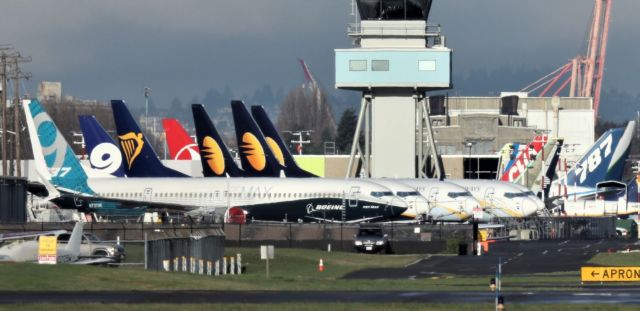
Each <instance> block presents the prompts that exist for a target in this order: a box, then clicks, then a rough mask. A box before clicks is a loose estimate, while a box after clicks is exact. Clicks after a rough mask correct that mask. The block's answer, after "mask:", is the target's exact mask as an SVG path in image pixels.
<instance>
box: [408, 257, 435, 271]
mask: <svg viewBox="0 0 640 311" xmlns="http://www.w3.org/2000/svg"><path fill="white" fill-rule="evenodd" d="M430 257H431V255H429V256H427V257H425V258H420V259H418V260H416V261H414V262H410V263H408V264H406V265H405V266H404V267H405V268H406V267H409V266H413V265H415V264H417V263H419V262H421V261H423V260H427V259H429V258H430Z"/></svg>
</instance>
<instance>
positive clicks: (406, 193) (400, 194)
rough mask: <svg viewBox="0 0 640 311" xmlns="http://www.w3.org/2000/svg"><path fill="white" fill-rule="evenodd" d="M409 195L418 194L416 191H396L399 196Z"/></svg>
mask: <svg viewBox="0 0 640 311" xmlns="http://www.w3.org/2000/svg"><path fill="white" fill-rule="evenodd" d="M410 195H414V196H416V195H420V194H419V193H418V192H417V191H398V196H399V197H401V198H404V197H407V196H410Z"/></svg>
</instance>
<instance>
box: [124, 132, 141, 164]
mask: <svg viewBox="0 0 640 311" xmlns="http://www.w3.org/2000/svg"><path fill="white" fill-rule="evenodd" d="M118 138H119V139H120V146H122V152H123V153H124V156H125V157H126V158H127V164H129V168H131V165H132V164H133V161H135V160H136V158H137V157H138V155H140V152H141V151H142V146H144V141H143V140H142V133H137V134H136V133H134V132H129V133H127V134H124V135H122V136H118Z"/></svg>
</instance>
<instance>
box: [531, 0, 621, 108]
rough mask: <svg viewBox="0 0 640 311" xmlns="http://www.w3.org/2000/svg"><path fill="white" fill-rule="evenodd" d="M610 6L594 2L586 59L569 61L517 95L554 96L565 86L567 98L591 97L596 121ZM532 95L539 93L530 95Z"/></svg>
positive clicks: (606, 0)
mask: <svg viewBox="0 0 640 311" xmlns="http://www.w3.org/2000/svg"><path fill="white" fill-rule="evenodd" d="M612 2H613V0H595V5H594V9H593V19H592V22H591V28H590V30H589V34H588V47H587V51H586V55H578V56H576V57H574V58H572V59H571V60H570V61H569V62H568V63H566V64H564V65H562V66H560V67H559V68H557V69H556V70H554V71H552V72H551V73H549V74H547V75H546V76H544V77H542V78H540V79H538V80H536V81H535V82H533V83H531V84H529V85H527V86H526V87H524V88H523V89H522V90H520V92H528V93H529V94H530V96H540V97H542V96H545V95H549V94H551V95H552V96H558V95H559V94H560V93H562V91H564V90H565V89H566V87H567V86H569V96H570V97H576V96H578V97H593V110H594V114H595V117H596V119H597V118H598V110H599V108H600V96H601V92H602V78H603V76H604V65H605V60H606V57H607V41H608V39H609V22H610V20H611V4H612ZM535 92H539V93H537V95H534V93H535Z"/></svg>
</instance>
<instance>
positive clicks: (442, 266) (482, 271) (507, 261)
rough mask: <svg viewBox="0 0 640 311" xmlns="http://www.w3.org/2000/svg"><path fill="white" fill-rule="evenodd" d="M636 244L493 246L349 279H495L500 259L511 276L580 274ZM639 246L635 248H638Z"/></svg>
mask: <svg viewBox="0 0 640 311" xmlns="http://www.w3.org/2000/svg"><path fill="white" fill-rule="evenodd" d="M630 243H632V242H629V241H619V240H579V241H578V240H571V241H569V240H565V241H529V242H515V241H514V242H510V241H503V242H496V243H492V244H491V245H490V248H489V253H488V254H485V255H483V256H480V257H477V256H438V255H436V256H428V257H426V258H425V259H423V260H420V261H418V262H416V263H414V264H411V265H409V266H407V267H404V268H391V269H390V268H376V269H365V270H359V271H354V272H352V273H349V274H347V275H346V276H345V277H344V278H347V279H381V278H389V279H398V278H408V279H415V278H423V277H433V276H437V275H441V274H455V275H465V276H470V275H492V274H495V270H496V266H497V263H498V259H499V258H500V259H501V260H502V263H503V265H502V272H503V274H508V275H531V274H535V273H551V272H564V271H580V267H581V266H583V265H585V264H586V263H587V261H589V259H591V258H592V257H593V256H594V255H596V254H597V253H599V252H607V251H609V250H610V249H613V250H622V249H625V248H626V247H627V245H629V244H630ZM637 247H638V246H634V248H637Z"/></svg>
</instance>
